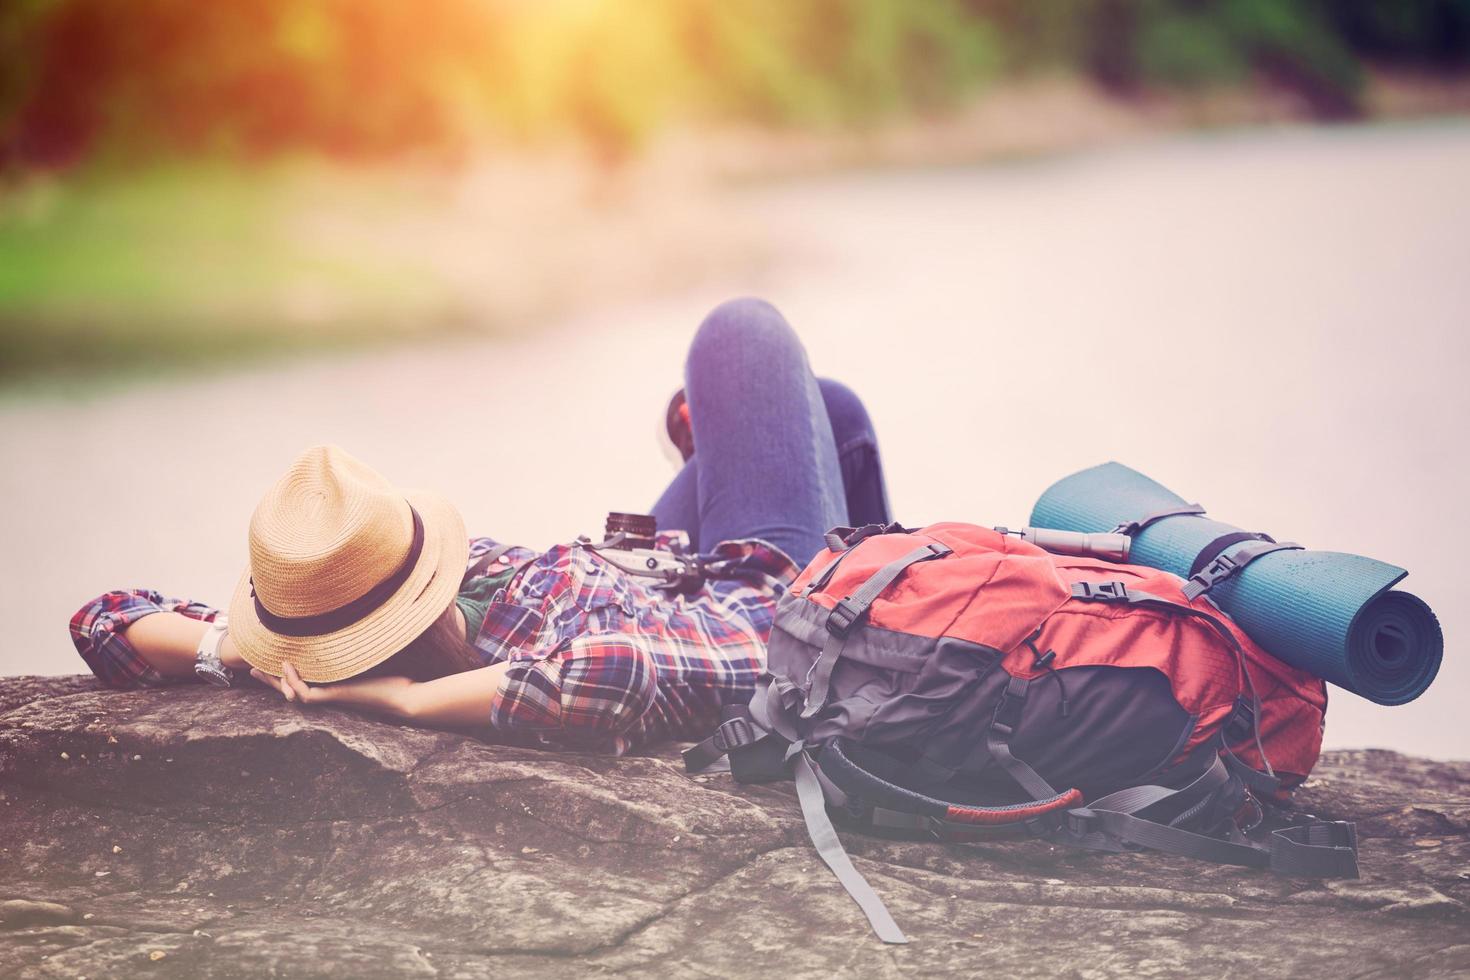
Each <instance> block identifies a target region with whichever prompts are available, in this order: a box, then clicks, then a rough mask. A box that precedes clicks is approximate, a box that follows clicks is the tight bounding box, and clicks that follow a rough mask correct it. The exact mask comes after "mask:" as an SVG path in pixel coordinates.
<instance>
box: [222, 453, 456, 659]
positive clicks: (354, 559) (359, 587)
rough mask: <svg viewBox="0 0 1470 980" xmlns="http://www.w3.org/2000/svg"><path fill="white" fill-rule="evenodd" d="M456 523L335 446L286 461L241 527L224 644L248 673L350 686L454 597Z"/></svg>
mask: <svg viewBox="0 0 1470 980" xmlns="http://www.w3.org/2000/svg"><path fill="white" fill-rule="evenodd" d="M468 556H469V541H468V539H467V538H466V536H465V531H464V521H463V519H462V518H461V517H460V516H459V512H458V511H457V510H455V508H454V506H453V505H452V504H450V503H449V502H448V501H446V500H445V499H444V498H442V497H440V496H438V495H437V494H432V493H428V492H425V491H420V490H400V489H398V488H397V487H394V486H393V485H392V484H391V483H389V482H388V481H387V480H386V479H384V478H383V476H382V475H380V474H379V473H378V472H377V471H376V470H373V469H372V468H371V467H369V466H366V465H365V464H363V463H362V462H360V461H359V460H357V459H354V458H353V457H352V456H350V455H349V454H348V453H347V452H345V451H344V450H342V449H340V448H338V447H337V446H314V447H312V448H311V449H308V450H307V451H306V452H304V453H302V454H301V455H300V456H299V457H297V459H296V462H294V463H292V464H291V468H290V469H289V470H287V471H286V475H285V476H283V477H282V478H281V479H280V482H278V483H277V484H276V485H275V486H274V487H272V488H271V490H270V492H269V493H267V494H266V495H265V499H263V500H261V502H260V504H259V505H258V506H257V507H256V508H255V513H254V514H253V515H252V516H251V518H250V567H249V568H247V569H246V570H245V574H244V575H243V576H242V577H241V578H240V584H239V585H238V586H236V588H235V595H234V598H233V599H232V600H231V601H230V637H231V638H232V639H233V640H234V643H235V646H236V648H237V649H238V650H239V651H240V656H242V657H244V658H245V660H246V661H248V662H249V663H250V664H251V665H252V666H255V667H259V668H260V669H261V670H264V671H266V672H267V673H271V674H276V675H279V674H280V673H281V664H282V662H285V661H289V662H290V663H291V664H292V665H293V666H294V667H295V668H296V669H297V671H299V672H300V674H301V676H302V678H303V679H304V680H308V681H315V682H319V683H324V682H328V681H339V680H342V679H343V678H347V677H352V676H353V675H354V674H360V673H362V672H363V671H365V670H367V669H369V668H370V667H374V666H376V665H377V664H380V663H382V662H383V661H384V660H387V659H388V658H389V657H391V656H392V655H393V654H395V653H397V652H398V651H399V650H401V649H403V648H404V646H406V645H407V644H408V643H409V642H410V641H411V640H413V639H414V638H415V637H417V636H418V635H419V634H421V633H423V632H424V630H426V629H428V628H429V626H430V625H432V624H433V622H434V620H436V619H438V618H439V616H441V615H442V614H443V613H444V610H445V609H447V608H448V606H449V603H450V602H451V601H452V600H453V599H454V596H455V595H456V594H457V593H458V591H459V585H460V580H461V579H462V578H463V577H464V570H465V562H466V561H467V559H468Z"/></svg>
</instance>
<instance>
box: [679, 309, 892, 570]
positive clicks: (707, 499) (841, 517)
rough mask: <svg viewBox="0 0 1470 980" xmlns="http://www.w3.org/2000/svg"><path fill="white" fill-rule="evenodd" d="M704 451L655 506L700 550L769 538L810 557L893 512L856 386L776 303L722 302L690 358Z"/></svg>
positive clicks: (694, 419)
mask: <svg viewBox="0 0 1470 980" xmlns="http://www.w3.org/2000/svg"><path fill="white" fill-rule="evenodd" d="M684 391H685V395H686V397H687V398H688V400H689V415H690V425H691V427H692V428H693V430H694V446H695V453H694V455H693V456H692V457H690V459H689V461H688V462H686V463H685V464H684V468H683V469H681V470H680V471H679V473H678V474H677V475H676V476H675V477H674V479H673V481H672V482H671V483H670V484H669V486H668V489H666V490H665V491H664V493H663V496H661V497H660V498H659V500H658V503H656V504H654V505H653V514H654V516H655V517H657V518H658V526H659V527H660V528H663V529H673V528H681V529H683V530H686V531H688V532H689V537H690V543H691V544H692V545H693V546H694V548H695V549H696V550H699V549H702V548H703V549H707V548H712V547H713V546H714V545H716V544H718V543H719V542H721V541H727V540H731V539H735V538H761V539H763V540H765V541H769V542H770V543H771V544H774V545H775V546H776V547H778V548H780V549H781V550H782V551H784V552H786V554H788V555H790V556H791V558H792V559H793V560H794V561H795V562H796V563H797V564H798V565H803V566H804V565H806V563H807V562H809V561H811V559H812V557H813V556H814V555H815V554H816V553H817V552H819V551H821V550H822V549H823V548H825V547H826V545H825V543H824V542H823V540H822V536H823V534H824V533H825V532H826V531H827V530H828V529H829V528H832V527H835V526H837V525H841V524H850V525H853V526H861V525H863V524H872V523H887V522H888V521H889V520H890V518H889V516H888V493H887V490H886V488H885V486H884V482H883V466H882V463H881V461H880V460H879V457H878V438H877V436H876V435H874V433H873V423H872V421H871V420H870V419H869V418H868V412H867V409H865V408H864V407H863V403H862V402H861V401H859V400H858V397H857V395H855V394H854V393H853V392H852V391H851V390H850V389H849V388H847V387H845V386H843V385H841V384H839V383H837V382H836V381H829V380H826V379H821V380H818V379H817V378H816V377H815V376H814V375H813V374H812V369H811V366H810V365H809V364H808V363H807V357H806V350H805V349H804V348H803V347H802V346H801V341H800V340H798V339H797V337H796V333H795V331H793V330H792V329H791V327H790V326H789V325H788V324H787V323H786V320H785V318H783V317H782V316H781V314H780V313H778V312H777V311H776V308H775V307H773V306H771V304H769V303H767V302H765V301H763V300H757V299H737V300H731V301H729V302H727V303H723V304H721V305H720V306H718V307H716V308H715V309H714V311H713V312H712V313H710V315H709V316H707V317H705V320H704V323H702V324H701V325H700V327H699V331H698V332H697V333H696V334H695V336H694V341H693V343H691V344H690V347H689V357H688V359H687V360H686V361H685V365H684Z"/></svg>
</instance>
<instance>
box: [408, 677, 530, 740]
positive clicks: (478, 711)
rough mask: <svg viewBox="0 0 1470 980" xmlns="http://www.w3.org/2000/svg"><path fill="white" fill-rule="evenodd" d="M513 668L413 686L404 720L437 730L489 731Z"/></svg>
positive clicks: (443, 678) (410, 688) (409, 689)
mask: <svg viewBox="0 0 1470 980" xmlns="http://www.w3.org/2000/svg"><path fill="white" fill-rule="evenodd" d="M509 666H510V665H509V664H508V663H498V664H492V665H491V666H489V667H481V668H480V669H479V670H467V671H465V672H464V673H462V674H450V675H449V676H448V677H439V678H436V679H435V680H432V681H423V682H421V683H418V684H413V685H411V686H410V687H408V688H407V689H406V691H405V693H404V696H403V704H402V708H403V713H402V715H401V717H404V718H406V719H409V720H412V721H416V722H418V723H419V724H422V725H432V726H435V727H441V726H442V727H446V728H475V727H479V728H483V727H486V726H488V725H489V724H490V712H491V709H492V708H493V707H494V703H495V698H496V696H497V695H498V693H499V691H500V684H501V681H502V680H504V678H505V671H506V668H507V667H509Z"/></svg>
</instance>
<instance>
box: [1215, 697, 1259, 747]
mask: <svg viewBox="0 0 1470 980" xmlns="http://www.w3.org/2000/svg"><path fill="white" fill-rule="evenodd" d="M1220 730H1221V733H1222V734H1223V735H1224V737H1225V744H1226V745H1227V746H1229V745H1234V744H1236V743H1237V742H1244V741H1245V740H1247V739H1249V738H1251V737H1252V736H1253V735H1255V732H1256V709H1255V708H1254V707H1253V706H1252V705H1251V703H1250V702H1249V701H1247V700H1246V699H1245V698H1237V699H1236V701H1235V707H1234V708H1232V709H1231V710H1230V717H1228V718H1226V719H1225V724H1224V725H1222V726H1221V729H1220Z"/></svg>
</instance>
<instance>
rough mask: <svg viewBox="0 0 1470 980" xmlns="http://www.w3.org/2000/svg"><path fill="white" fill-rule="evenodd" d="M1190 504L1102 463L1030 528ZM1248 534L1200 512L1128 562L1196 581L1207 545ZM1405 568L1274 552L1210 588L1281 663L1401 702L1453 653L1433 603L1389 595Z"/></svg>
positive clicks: (1057, 493) (1106, 527)
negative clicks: (1449, 651)
mask: <svg viewBox="0 0 1470 980" xmlns="http://www.w3.org/2000/svg"><path fill="white" fill-rule="evenodd" d="M1187 505H1188V502H1187V501H1185V500H1184V498H1183V497H1180V496H1179V495H1178V494H1176V493H1174V492H1173V491H1171V490H1169V489H1168V488H1166V487H1164V486H1161V485H1160V484H1158V483H1156V482H1154V481H1153V480H1150V479H1149V478H1148V477H1146V476H1144V475H1143V474H1142V473H1139V472H1138V471H1137V470H1133V469H1129V468H1128V467H1126V466H1123V465H1122V464H1120V463H1104V464H1102V465H1101V466H1094V467H1093V468H1091V469H1088V470H1083V471H1082V472H1080V473H1074V474H1072V475H1071V476H1069V477H1066V478H1064V479H1062V480H1060V481H1058V482H1057V483H1055V484H1053V485H1052V486H1051V487H1049V488H1048V489H1047V490H1046V492H1045V493H1043V494H1042V495H1041V499H1040V500H1038V501H1037V502H1036V507H1035V509H1033V510H1032V512H1031V525H1032V526H1033V527H1049V528H1056V529H1059V530H1063V531H1083V532H1098V531H1111V530H1113V529H1114V528H1116V527H1118V526H1119V525H1125V524H1128V523H1129V522H1132V521H1139V520H1142V519H1144V518H1146V517H1149V516H1150V515H1153V514H1158V513H1160V512H1162V511H1168V510H1173V509H1176V508H1180V507H1186V506H1187ZM1240 532H1241V529H1240V528H1238V527H1234V526H1232V525H1230V524H1225V523H1222V522H1220V521H1216V520H1211V519H1210V518H1208V517H1204V516H1201V515H1194V514H1184V515H1177V516H1172V517H1165V518H1162V519H1159V520H1157V521H1155V522H1153V523H1150V524H1148V525H1147V526H1145V527H1143V528H1142V529H1141V530H1139V531H1137V532H1136V533H1135V535H1134V538H1133V548H1132V552H1131V554H1130V556H1129V559H1128V560H1129V561H1130V562H1132V563H1134V564H1138V565H1146V566H1148V567H1150V568H1158V569H1163V570H1164V571H1168V572H1173V573H1174V574H1176V575H1179V576H1181V577H1183V578H1188V577H1189V576H1190V575H1191V574H1192V573H1193V572H1194V571H1196V570H1197V569H1196V568H1195V565H1196V558H1197V557H1198V556H1200V555H1201V553H1202V552H1203V551H1204V550H1205V549H1206V548H1208V547H1210V546H1211V545H1212V544H1214V543H1215V542H1217V541H1219V540H1220V539H1222V538H1224V537H1225V536H1226V535H1235V536H1237V537H1240V536H1241V535H1240ZM1407 574H1408V572H1407V571H1405V570H1404V569H1402V568H1399V567H1398V566H1396V565H1388V564H1385V563H1384V562H1381V561H1375V560H1374V559H1372V558H1364V557H1362V556H1361V555H1348V554H1343V553H1341V552H1336V551H1311V550H1289V551H1273V552H1271V553H1269V554H1264V555H1261V556H1260V557H1258V558H1256V559H1255V560H1253V561H1251V562H1250V563H1248V564H1246V565H1244V566H1243V567H1241V568H1240V569H1239V570H1238V571H1236V572H1235V573H1234V574H1232V575H1231V576H1230V577H1228V578H1225V579H1223V580H1221V581H1219V582H1217V583H1215V585H1214V586H1213V587H1212V588H1211V589H1210V590H1209V592H1208V593H1207V594H1208V595H1209V596H1210V597H1211V598H1212V599H1213V600H1214V601H1215V603H1216V604H1217V605H1218V606H1219V607H1220V608H1221V609H1223V610H1225V612H1226V613H1228V614H1229V615H1230V617H1231V618H1232V619H1234V620H1235V622H1236V623H1238V624H1239V625H1240V627H1241V629H1243V630H1245V632H1246V634H1247V635H1248V636H1250V638H1251V639H1253V640H1255V641H1256V643H1258V644H1259V645H1260V646H1261V647H1262V648H1263V649H1265V650H1266V651H1267V652H1268V653H1270V654H1272V655H1273V656H1275V657H1276V658H1277V659H1279V660H1282V661H1285V662H1286V663H1288V664H1291V665H1292V666H1294V667H1299V668H1301V669H1302V670H1305V671H1308V672H1309V673H1312V674H1315V675H1316V676H1318V677H1321V678H1323V679H1324V680H1327V681H1330V682H1332V683H1333V684H1336V685H1337V686H1338V687H1341V688H1345V689H1347V690H1349V691H1352V692H1353V693H1355V694H1359V695H1361V696H1363V697H1365V698H1367V699H1368V700H1370V701H1376V702H1378V703H1379V704H1404V703H1406V702H1408V701H1412V700H1414V699H1415V698H1417V697H1418V696H1419V695H1421V694H1423V693H1424V691H1425V689H1426V688H1428V687H1429V684H1430V682H1431V681H1433V680H1434V675H1435V674H1436V673H1438V671H1439V663H1440V660H1441V658H1442V657H1443V655H1444V634H1443V633H1442V632H1441V630H1440V626H1439V620H1438V619H1436V618H1435V615H1434V613H1433V611H1431V610H1430V608H1429V605H1428V604H1427V603H1425V602H1424V600H1423V599H1420V598H1419V597H1418V596H1414V595H1410V594H1409V593H1407V592H1397V591H1390V590H1391V589H1392V587H1393V585H1394V584H1395V583H1397V582H1398V581H1399V580H1400V579H1402V578H1403V577H1404V576H1405V575H1407Z"/></svg>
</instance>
